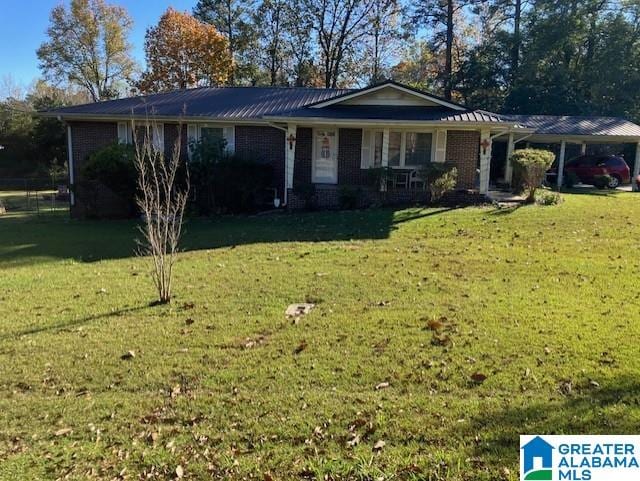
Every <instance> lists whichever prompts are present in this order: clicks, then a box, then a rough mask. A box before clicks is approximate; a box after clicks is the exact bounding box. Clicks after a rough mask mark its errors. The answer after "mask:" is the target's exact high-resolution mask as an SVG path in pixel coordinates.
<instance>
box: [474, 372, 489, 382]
mask: <svg viewBox="0 0 640 481" xmlns="http://www.w3.org/2000/svg"><path fill="white" fill-rule="evenodd" d="M486 379H487V376H486V374H482V373H481V372H475V373H473V374H472V375H471V380H472V381H473V382H475V383H477V384H481V383H483V382H485V381H486Z"/></svg>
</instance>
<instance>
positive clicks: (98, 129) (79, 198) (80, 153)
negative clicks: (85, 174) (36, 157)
mask: <svg viewBox="0 0 640 481" xmlns="http://www.w3.org/2000/svg"><path fill="white" fill-rule="evenodd" d="M69 126H70V127H71V147H72V152H73V177H74V180H75V182H76V195H75V205H73V206H71V217H74V218H79V217H86V216H88V215H100V213H98V212H94V210H95V209H94V210H92V211H91V212H89V211H88V206H87V204H92V205H95V204H96V203H100V204H101V205H104V206H105V217H117V216H116V215H114V214H115V212H116V211H117V210H119V208H120V207H122V206H121V205H120V204H119V203H118V202H117V200H116V199H115V198H114V195H113V194H112V193H111V192H107V191H108V189H103V188H98V187H96V186H93V187H90V186H86V187H84V188H83V187H80V184H81V183H82V180H83V179H82V168H83V166H84V164H85V162H86V161H87V158H88V157H89V155H91V154H92V153H93V152H95V151H96V150H100V149H102V148H104V147H106V146H108V145H111V144H113V143H115V142H117V141H118V124H117V123H115V122H70V123H69ZM89 197H91V198H90V199H89ZM98 197H99V198H100V199H102V198H104V199H105V201H104V202H100V200H99V199H98ZM83 199H85V201H86V202H83ZM125 210H126V209H125Z"/></svg>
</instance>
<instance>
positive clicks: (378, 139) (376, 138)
mask: <svg viewBox="0 0 640 481" xmlns="http://www.w3.org/2000/svg"><path fill="white" fill-rule="evenodd" d="M383 138H384V133H383V132H375V133H374V134H373V166H374V167H380V166H381V165H382V141H383Z"/></svg>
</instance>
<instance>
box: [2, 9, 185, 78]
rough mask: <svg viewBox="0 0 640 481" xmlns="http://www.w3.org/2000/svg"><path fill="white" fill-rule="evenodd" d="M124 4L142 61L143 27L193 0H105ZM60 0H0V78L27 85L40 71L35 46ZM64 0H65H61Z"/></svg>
mask: <svg viewBox="0 0 640 481" xmlns="http://www.w3.org/2000/svg"><path fill="white" fill-rule="evenodd" d="M107 2H108V3H111V4H118V5H121V6H123V7H125V8H126V9H127V10H128V11H129V14H130V15H131V17H132V18H133V21H134V25H133V31H132V34H131V37H130V41H131V43H132V44H133V46H134V54H135V57H136V59H137V60H138V61H139V62H140V64H142V62H143V59H144V54H143V44H144V34H145V31H146V29H147V27H149V26H151V25H154V24H155V23H157V21H158V19H159V18H160V15H162V13H163V12H164V11H165V10H166V9H167V7H169V6H172V7H173V8H175V9H177V10H188V11H191V9H192V8H193V6H194V5H195V4H196V0H166V1H162V0H107ZM59 3H61V0H1V1H0V78H2V77H3V76H5V75H11V76H12V77H13V78H14V79H15V80H16V82H18V83H19V84H22V85H24V86H27V85H29V84H30V83H31V82H32V81H33V80H34V79H35V78H37V77H38V76H39V75H40V71H39V70H38V59H37V57H36V49H37V48H38V47H39V46H40V44H41V43H42V42H43V41H44V40H45V31H46V29H47V26H48V24H49V13H50V12H51V9H52V8H53V7H55V6H56V5H58V4H59ZM65 3H68V0H65Z"/></svg>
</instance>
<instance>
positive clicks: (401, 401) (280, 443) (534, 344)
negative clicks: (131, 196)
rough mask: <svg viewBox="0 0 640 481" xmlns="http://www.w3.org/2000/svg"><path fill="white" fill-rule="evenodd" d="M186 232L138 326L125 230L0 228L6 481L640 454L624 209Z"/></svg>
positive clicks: (252, 223)
mask: <svg viewBox="0 0 640 481" xmlns="http://www.w3.org/2000/svg"><path fill="white" fill-rule="evenodd" d="M187 230H188V233H187V236H186V238H185V249H186V252H185V253H184V254H182V255H181V258H180V261H179V264H178V265H177V270H176V273H175V282H176V284H175V299H174V302H173V303H172V305H171V306H157V307H150V306H149V303H150V301H153V299H154V292H153V289H152V285H151V282H150V280H149V278H148V276H147V273H148V267H149V266H148V261H147V260H145V259H140V258H136V257H135V256H133V255H132V252H133V250H134V247H135V244H134V241H133V239H134V238H135V237H136V226H135V224H134V223H133V222H100V223H99V222H77V221H69V220H67V219H66V218H65V217H63V216H56V217H42V216H41V217H40V218H36V217H16V216H14V217H9V218H2V217H0V479H2V480H8V479H11V480H13V479H16V480H22V479H57V478H64V479H72V480H84V479H130V480H137V479H172V478H174V477H176V476H177V474H176V469H177V468H178V466H179V467H180V469H178V471H182V472H183V476H184V479H265V480H271V479H274V480H280V479H317V480H339V479H340V480H346V479H349V480H351V479H354V480H369V479H371V480H378V479H385V480H387V479H389V480H390V479H394V480H397V479H400V480H402V479H407V480H413V479H416V480H417V479H425V480H456V481H461V480H469V481H471V480H474V481H476V480H499V479H505V480H515V479H518V455H519V453H518V436H519V434H538V433H540V434H544V433H548V434H552V433H558V434H559V433H575V434H579V433H590V434H598V433H603V434H604V433H607V434H637V433H638V426H640V377H639V374H640V372H639V371H640V355H639V348H638V339H639V338H640V323H639V322H638V321H639V320H640V297H639V296H638V287H639V286H640V255H639V254H640V251H639V249H640V197H638V196H637V195H635V194H630V193H627V194H625V193H621V194H611V195H566V196H565V202H564V203H563V204H562V205H560V206H557V207H535V206H531V207H523V208H520V209H517V210H514V211H508V210H502V211H496V210H494V209H493V208H490V207H487V208H467V209H458V210H445V209H409V210H401V211H392V210H370V211H363V212H345V213H336V212H330V213H312V214H295V215H272V216H258V217H251V218H233V219H224V220H216V221H206V220H198V221H191V222H190V223H189V224H188V227H187ZM304 301H309V302H314V303H316V304H317V307H316V308H315V309H314V310H313V311H312V312H311V313H310V314H309V315H307V316H306V317H304V318H302V319H300V320H299V322H298V323H292V322H291V321H290V320H287V319H285V317H284V311H285V309H286V307H287V305H288V304H290V303H294V302H304ZM128 351H134V352H135V357H134V358H132V359H128V360H126V359H121V356H122V355H123V354H125V353H127V352H128ZM485 376H486V379H484V381H482V379H483V378H484V377H485ZM474 379H476V380H477V381H474ZM382 383H388V386H387V385H386V384H383V385H382V386H380V385H381V384H382ZM376 386H379V387H381V388H379V389H376ZM384 386H387V387H384ZM380 441H383V442H384V446H383V447H381V444H382V443H380ZM374 446H376V447H377V449H374Z"/></svg>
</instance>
